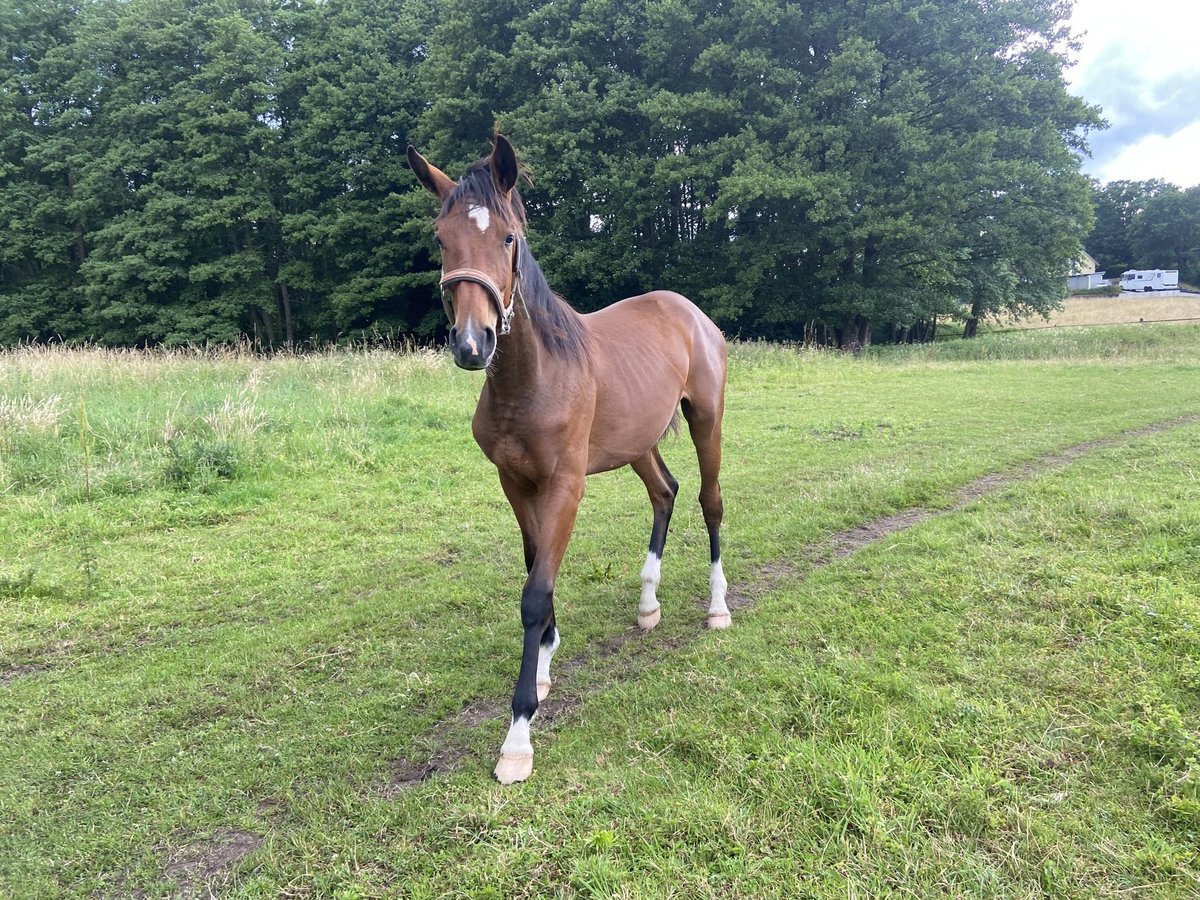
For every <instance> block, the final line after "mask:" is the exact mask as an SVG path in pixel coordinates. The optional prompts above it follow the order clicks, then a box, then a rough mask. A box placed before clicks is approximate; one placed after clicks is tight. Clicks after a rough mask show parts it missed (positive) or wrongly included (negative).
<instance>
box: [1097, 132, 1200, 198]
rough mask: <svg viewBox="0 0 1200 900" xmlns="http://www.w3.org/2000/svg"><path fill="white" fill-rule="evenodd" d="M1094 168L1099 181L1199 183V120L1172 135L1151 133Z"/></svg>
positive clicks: (1185, 185) (1184, 184) (1182, 184)
mask: <svg viewBox="0 0 1200 900" xmlns="http://www.w3.org/2000/svg"><path fill="white" fill-rule="evenodd" d="M1093 168H1094V169H1095V174H1096V176H1097V177H1098V178H1099V179H1100V180H1101V181H1115V180H1117V179H1122V180H1125V181H1147V180H1149V179H1151V178H1162V179H1164V180H1166V181H1169V182H1171V183H1172V184H1176V185H1178V186H1179V187H1184V188H1186V187H1191V186H1192V185H1194V184H1200V121H1197V122H1192V123H1191V124H1189V125H1187V126H1185V127H1183V128H1181V129H1179V131H1176V132H1175V133H1174V134H1170V135H1160V134H1152V135H1149V136H1147V137H1145V138H1143V139H1142V140H1140V141H1138V142H1137V143H1135V144H1131V145H1129V146H1127V147H1125V148H1124V149H1122V150H1120V151H1119V152H1118V153H1117V155H1116V156H1114V157H1113V158H1112V159H1110V160H1108V161H1107V162H1105V163H1103V164H1102V165H1100V166H1099V167H1098V168H1096V167H1093Z"/></svg>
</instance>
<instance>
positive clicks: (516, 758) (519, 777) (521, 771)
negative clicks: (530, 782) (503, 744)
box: [492, 753, 533, 784]
mask: <svg viewBox="0 0 1200 900" xmlns="http://www.w3.org/2000/svg"><path fill="white" fill-rule="evenodd" d="M492 774H494V775H495V776H496V780H497V781H498V782H500V783H501V784H514V783H515V782H518V781H524V780H525V779H526V778H528V777H529V776H530V775H532V774H533V754H532V753H501V754H500V761H499V762H498V763H496V771H495V772H493V773H492Z"/></svg>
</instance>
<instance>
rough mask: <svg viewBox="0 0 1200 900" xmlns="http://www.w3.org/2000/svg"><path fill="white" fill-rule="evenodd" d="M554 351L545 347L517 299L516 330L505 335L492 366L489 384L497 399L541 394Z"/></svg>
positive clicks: (489, 372) (515, 398) (514, 317)
mask: <svg viewBox="0 0 1200 900" xmlns="http://www.w3.org/2000/svg"><path fill="white" fill-rule="evenodd" d="M550 362H551V360H550V353H549V351H547V350H546V348H545V347H543V346H542V342H541V339H539V338H538V336H537V333H536V332H535V331H534V328H533V323H532V322H530V321H529V316H528V314H527V313H526V311H525V310H524V309H523V308H522V307H521V301H520V300H517V313H516V315H514V316H513V322H512V331H510V332H509V333H508V334H506V335H503V336H501V338H500V341H499V345H498V346H497V348H496V355H495V357H494V358H493V360H492V364H491V366H489V367H488V381H487V383H488V386H489V388H490V390H491V392H492V394H493V396H495V397H496V398H497V399H503V400H521V399H523V398H525V397H528V396H529V395H530V394H531V393H537V391H538V390H539V389H540V387H541V385H542V383H543V380H544V379H545V377H546V370H547V369H548V368H551V366H550V365H549V364H550Z"/></svg>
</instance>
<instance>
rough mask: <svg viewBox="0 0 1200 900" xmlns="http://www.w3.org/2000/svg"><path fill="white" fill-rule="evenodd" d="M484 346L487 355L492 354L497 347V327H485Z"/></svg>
mask: <svg viewBox="0 0 1200 900" xmlns="http://www.w3.org/2000/svg"><path fill="white" fill-rule="evenodd" d="M483 346H484V352H485V355H490V354H491V352H492V351H493V350H494V349H496V329H495V328H485V329H484V331H483Z"/></svg>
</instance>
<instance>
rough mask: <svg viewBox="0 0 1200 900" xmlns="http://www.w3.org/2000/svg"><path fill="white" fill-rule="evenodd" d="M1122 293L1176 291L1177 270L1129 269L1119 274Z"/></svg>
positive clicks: (1177, 281) (1177, 286)
mask: <svg viewBox="0 0 1200 900" xmlns="http://www.w3.org/2000/svg"><path fill="white" fill-rule="evenodd" d="M1121 290H1123V291H1177V290H1179V270H1178V269H1130V270H1129V271H1127V272H1122V273H1121Z"/></svg>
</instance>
